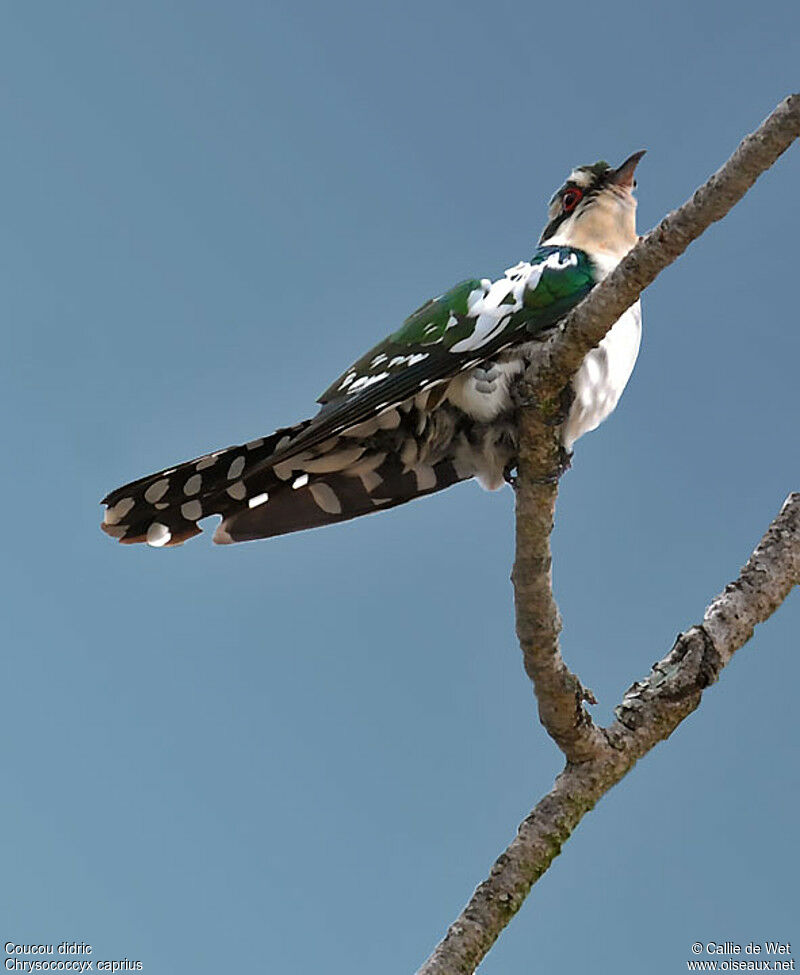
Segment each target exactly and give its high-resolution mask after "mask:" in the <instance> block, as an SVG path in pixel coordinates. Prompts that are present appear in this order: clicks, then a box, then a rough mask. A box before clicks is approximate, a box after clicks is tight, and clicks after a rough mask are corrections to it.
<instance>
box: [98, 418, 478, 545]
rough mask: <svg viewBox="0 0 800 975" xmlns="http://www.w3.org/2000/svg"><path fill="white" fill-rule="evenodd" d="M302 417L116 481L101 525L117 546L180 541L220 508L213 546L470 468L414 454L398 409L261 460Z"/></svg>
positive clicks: (466, 473)
mask: <svg viewBox="0 0 800 975" xmlns="http://www.w3.org/2000/svg"><path fill="white" fill-rule="evenodd" d="M310 422H311V421H310V420H306V421H304V422H303V423H300V424H297V425H296V426H294V427H286V428H284V429H281V430H277V431H276V432H275V433H274V434H272V436H270V437H266V438H264V439H259V440H254V441H252V442H250V443H247V444H243V445H241V446H235V447H228V448H226V449H224V450H218V451H215V452H214V453H212V454H207V455H206V456H204V457H198V458H196V459H195V460H191V461H188V462H186V463H184V464H180V465H178V466H177V467H173V468H170V469H169V470H164V471H159V472H158V473H157V474H151V475H150V476H149V477H144V478H141V479H140V480H138V481H133V482H132V483H130V484H126V485H125V486H124V487H121V488H117V490H116V491H112V492H111V493H110V494H109V495H108V496H107V497H106V498H104V500H103V504H105V505H107V506H108V507H107V510H106V512H105V517H104V520H103V525H102V528H103V531H104V532H106V534H108V535H111V536H112V537H113V538H117V539H118V540H119V541H120V542H123V543H125V544H131V543H135V542H147V543H148V544H149V545H153V546H156V547H161V546H168V545H180V544H182V543H183V542H185V541H186V540H187V539H189V538H192V537H193V536H194V535H199V534H200V533H201V532H202V529H201V528H200V527H199V525H198V522H199V521H200V520H201V519H203V518H205V517H207V516H208V515H221V516H222V522H221V523H220V524H219V525H218V527H217V529H216V531H215V533H214V541H215V542H217V543H219V544H228V543H230V542H242V541H248V540H251V539H255V538H269V537H272V536H274V535H283V534H286V533H287V532H296V531H302V530H303V529H306V528H315V527H317V526H320V525H331V524H334V523H335V522H339V521H347V520H348V519H350V518H357V517H359V516H360V515H365V514H369V513H371V512H374V511H379V510H382V509H384V508H391V507H393V506H394V505H398V504H403V503H404V502H406V501H410V500H412V499H413V498H417V497H421V496H423V495H426V494H431V493H433V492H434V491H440V490H442V489H443V488H446V487H449V486H450V485H451V484H454V483H456V482H457V481H460V480H463V479H464V478H467V477H471V476H472V475H473V474H474V470H471V469H468V468H467V467H465V465H464V464H462V463H459V461H458V460H457V459H455V458H453V457H452V456H446V457H445V458H444V459H439V460H437V461H436V462H435V463H433V462H428V463H426V462H424V461H420V460H419V457H420V455H421V453H423V451H421V450H420V441H419V439H418V437H417V436H415V432H417V431H418V425H417V431H413V432H412V431H411V430H410V429H409V424H410V423H411V422H414V423H418V418H414V417H409V416H404V415H402V414H401V412H400V411H398V410H391V411H388V412H387V413H385V414H383V415H382V416H381V417H379V418H378V419H377V420H374V421H371V422H370V424H361V426H360V427H355V428H353V429H351V430H348V431H346V432H345V433H344V434H342V435H340V436H338V437H333V438H331V439H330V440H328V441H327V442H325V443H322V444H320V445H319V446H317V447H315V448H313V449H311V450H305V451H301V452H299V453H297V454H296V455H294V456H289V457H288V459H285V460H284V459H282V460H280V461H279V462H278V463H276V464H270V457H271V456H272V455H273V454H275V453H276V452H280V454H281V457H284V456H285V453H286V450H285V447H286V444H287V443H289V442H290V441H291V440H293V439H294V438H295V437H297V435H298V434H300V433H302V432H303V431H304V430H305V429H306V427H307V426H308V425H309V423H310ZM440 456H441V455H440Z"/></svg>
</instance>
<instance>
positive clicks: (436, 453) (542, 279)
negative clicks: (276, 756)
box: [102, 150, 644, 548]
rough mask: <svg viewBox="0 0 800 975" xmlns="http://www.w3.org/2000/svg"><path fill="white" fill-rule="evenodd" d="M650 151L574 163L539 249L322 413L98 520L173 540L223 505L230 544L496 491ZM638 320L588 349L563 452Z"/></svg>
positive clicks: (632, 346)
mask: <svg viewBox="0 0 800 975" xmlns="http://www.w3.org/2000/svg"><path fill="white" fill-rule="evenodd" d="M643 155H644V150H643V151H640V152H636V153H634V154H633V155H632V156H630V157H629V158H628V159H626V160H625V162H623V163H622V164H621V165H620V166H618V167H616V168H613V167H612V166H610V165H609V164H608V163H607V162H605V160H600V161H599V162H596V163H593V164H591V165H585V166H578V167H576V168H575V169H573V170H572V172H571V173H570V175H569V177H568V178H567V180H566V182H565V183H564V184H563V185H562V186H561V187H560V188H559V189H558V190H557V191H556V193H555V194H554V195H553V197H552V199H551V200H550V203H549V207H548V213H547V224H546V226H545V228H544V230H543V231H542V234H541V237H540V239H539V243H538V246H537V248H536V250H535V252H534V253H533V256H532V257H531V259H530V260H529V261H521V262H519V263H518V264H516V265H514V266H513V267H510V268H508V270H506V271H505V273H504V274H503V276H502V277H499V278H497V279H496V280H492V279H490V278H470V279H468V280H466V281H462V282H461V283H460V284H457V285H455V287H453V288H451V289H450V290H449V291H446V292H444V293H443V294H442V295H440V296H439V297H437V298H433V299H431V300H429V301H427V302H426V303H425V304H423V305H422V306H421V307H420V308H419V309H418V310H417V311H415V312H414V313H413V314H412V315H410V316H409V317H408V318H407V319H406V320H405V321H404V322H403V324H402V325H401V326H400V327H399V328H398V329H397V330H396V331H395V332H393V333H392V334H390V335H389V336H388V337H387V338H386V339H384V340H383V341H382V342H381V343H379V344H378V345H376V346H375V347H374V348H373V349H371V350H370V351H369V352H367V353H366V354H365V355H363V356H362V357H361V358H360V359H358V360H357V361H356V362H355V363H354V364H353V365H352V366H350V368H349V369H347V370H346V371H345V372H344V373H343V374H342V375H341V376H339V378H338V379H337V380H336V381H335V382H334V383H332V384H331V386H329V388H328V389H327V390H325V392H324V393H323V394H322V395H321V396H320V397H319V399H318V401H317V402H318V403H319V405H320V408H319V410H318V412H317V413H316V414H315V415H314V416H313V417H312V418H310V419H306V420H303V421H301V422H299V423H296V424H294V425H293V426H289V427H283V428H281V429H278V430H276V431H275V432H274V433H273V434H271V435H270V436H265V437H259V438H258V439H255V440H251V441H250V442H248V443H244V444H240V445H237V446H233V447H226V448H224V449H222V450H215V451H213V452H212V453H208V454H205V455H204V456H202V457H196V458H194V459H193V460H190V461H187V462H185V463H181V464H178V465H176V466H174V467H171V468H167V469H165V470H161V471H158V472H157V473H155V474H150V475H148V476H147V477H143V478H140V479H139V480H136V481H133V482H131V483H130V484H126V485H124V486H123V487H120V488H117V489H116V490H115V491H112V492H111V493H110V494H108V495H107V496H106V497H105V498H104V499H103V502H102V503H103V504H104V505H106V509H105V513H104V518H103V524H102V529H103V531H104V532H106V533H107V534H108V535H110V536H111V537H113V538H116V539H118V540H119V541H120V542H123V543H125V544H130V543H136V542H146V543H148V544H149V545H150V546H152V547H155V548H161V547H170V546H175V545H179V544H181V543H183V542H185V541H186V540H187V539H189V538H192V537H193V536H195V535H198V534H200V533H201V532H202V530H203V529H202V528H200V526H199V525H198V522H199V521H201V520H202V519H204V518H206V517H207V516H209V515H219V516H221V521H220V522H219V524H218V525H217V527H216V530H215V532H214V536H213V540H214V541H215V542H217V543H219V544H229V543H232V542H241V541H250V540H253V539H259V538H270V537H273V536H276V535H282V534H286V533H289V532H297V531H302V530H304V529H308V528H315V527H318V526H323V525H330V524H334V523H337V522H341V521H346V520H348V519H351V518H357V517H359V516H360V515H365V514H370V513H372V512H377V511H382V510H384V509H388V508H392V507H394V506H395V505H399V504H404V503H405V502H407V501H411V500H413V499H415V498H419V497H423V496H425V495H428V494H432V493H434V492H436V491H440V490H442V489H444V488H447V487H450V486H451V485H453V484H455V483H457V482H459V481H464V480H467V479H469V478H475V479H476V480H477V481H478V482H479V483H480V484H481V485H482V486H483V487H484V488H486V489H487V490H494V489H497V488H499V487H502V486H503V485H504V484H505V483H506V482H509V481H510V482H512V483H513V473H512V472H513V470H514V469H515V465H516V456H517V443H518V438H517V422H516V416H517V411H518V405H517V401H516V400H515V396H514V380H515V377H517V376H519V375H520V374H521V373H523V372H524V370H525V368H526V365H527V363H528V361H529V360H530V357H531V355H532V354H533V351H534V349H535V347H536V345H537V343H540V342H541V340H542V339H543V338H544V337H546V336H547V334H548V333H549V332H550V331H551V330H552V329H553V328H554V327H555V326H557V324H558V323H559V321H561V320H562V319H563V318H564V316H565V315H566V314H567V312H568V311H570V309H572V308H573V307H574V306H575V305H577V304H578V302H580V300H581V299H582V298H583V297H584V296H585V295H587V294H588V293H589V291H590V290H591V289H592V288H593V287H594V286H595V285H596V284H597V283H598V282H600V281H601V280H603V278H605V277H606V276H607V275H608V274H609V273H610V272H611V271H612V270H613V268H614V267H616V265H617V264H618V263H619V262H620V260H621V259H622V258H623V257H624V256H625V254H627V253H628V251H629V250H630V249H631V248H632V247H633V245H634V244H635V243H636V241H637V240H638V237H637V234H636V198H635V196H634V194H633V191H634V189H635V187H636V180H635V178H634V173H635V170H636V166H637V164H638V162H639V161H640V159H641V158H642V156H643ZM641 330H642V319H641V308H640V304H639V302H638V301H637V302H636V303H635V304H634V305H632V306H631V307H630V308H629V309H628V310H627V311H626V312H625V313H624V314H623V315H622V316H621V317H620V318H619V319H618V320H617V321H616V322H615V324H614V325H613V326H612V327H611V329H610V330H609V331H608V333H607V334H606V336H605V337H604V338H603V339H602V341H601V342H600V343H599V345H598V346H596V347H595V348H594V349H592V350H591V351H590V352H589V353H588V354H587V355H586V357H585V359H584V360H583V362H582V364H581V366H580V368H579V369H578V371H577V373H576V374H575V376H574V377H573V379H572V381H571V388H570V394H571V395H570V397H569V400H570V405H569V406H568V407H567V408H565V410H564V414H563V416H562V417H561V420H562V422H561V427H560V439H561V444H562V449H563V451H564V453H565V456H566V457H569V456H570V455H571V451H572V448H573V445H574V444H575V442H576V441H577V440H578V438H579V437H581V436H583V434H585V433H587V432H589V431H590V430H594V429H595V428H596V427H597V426H598V425H599V424H600V423H602V422H603V420H605V419H606V418H607V417H608V416H609V415H610V414H611V412H612V411H613V410H614V409H615V407H616V405H617V402H618V400H619V397H620V395H621V394H622V391H623V390H624V388H625V386H626V385H627V383H628V380H629V378H630V376H631V373H632V371H633V367H634V364H635V362H636V358H637V355H638V352H639V345H640V341H641Z"/></svg>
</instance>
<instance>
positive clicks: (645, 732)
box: [417, 493, 800, 975]
mask: <svg viewBox="0 0 800 975" xmlns="http://www.w3.org/2000/svg"><path fill="white" fill-rule="evenodd" d="M798 584H800V493H796V494H791V495H789V497H788V498H787V499H786V502H785V503H784V505H783V508H782V509H781V511H780V514H779V515H778V516H777V518H776V519H775V520H774V521H773V522H772V524H771V525H770V527H769V529H768V531H767V533H766V534H765V535H764V537H763V538H762V539H761V541H760V543H759V544H758V547H757V548H756V550H755V551H754V552H753V554H752V555H751V556H750V559H749V561H748V563H747V565H746V566H745V567H744V569H742V571H741V573H740V574H739V577H738V579H736V581H735V582H732V583H730V584H729V585H728V586H726V587H725V589H724V591H723V592H721V593H720V594H719V596H717V597H716V599H714V600H713V602H712V603H711V605H710V606H709V608H708V609H707V610H706V613H705V616H704V618H703V622H702V623H700V624H699V625H697V626H694V627H692V628H691V629H690V630H688V631H687V632H686V633H683V634H681V635H680V636H679V637H678V639H677V640H676V642H675V645H674V646H673V648H672V649H671V650H670V652H669V653H668V654H667V655H666V657H664V659H663V660H660V661H659V662H658V663H657V664H655V665H654V666H653V669H652V670H651V672H650V675H649V676H648V677H647V678H645V680H643V681H638V682H636V683H635V684H633V686H632V687H631V688H629V690H628V691H626V693H625V695H624V697H623V699H622V702H621V704H620V705H619V707H618V708H617V720H616V721H615V722H614V723H613V724H612V725H611V727H610V728H608V729H607V730H606V732H605V734H606V735H607V736H608V742H609V746H608V747H604V748H603V749H602V750H601V752H600V753H599V754H598V755H597V756H596V757H595V758H593V759H591V760H590V761H586V762H582V763H580V764H577V765H572V764H567V766H566V768H565V770H564V771H563V772H562V773H561V775H559V777H558V778H557V779H556V782H555V785H554V787H553V789H552V791H551V792H549V793H548V794H547V795H546V796H545V797H544V798H543V799H542V800H541V802H539V803H538V805H537V806H536V808H535V809H534V810H533V811H532V812H531V813H530V815H529V816H528V817H527V818H526V819H525V820H524V821H523V822H522V824H521V825H520V827H519V830H518V832H517V835H516V837H515V838H514V839H513V840H512V842H511V843H510V845H509V846H508V847H507V849H506V850H505V852H504V853H502V854H501V855H500V856H499V857H498V859H497V860H496V862H495V864H494V866H493V867H492V869H491V872H490V874H489V877H488V878H487V879H486V880H485V881H484V882H483V883H482V884H481V885H480V886H479V887H478V888H477V890H476V891H475V893H474V894H473V895H472V897H471V898H470V901H469V903H468V904H467V906H466V907H465V908H464V910H463V911H462V912H461V914H460V916H459V917H458V918H457V920H456V921H454V922H453V924H452V925H451V926H450V928H449V930H448V932H447V934H446V936H445V938H444V940H443V941H441V942H440V943H439V945H438V946H437V947H436V950H435V951H434V952H433V954H432V955H431V957H430V958H429V959H428V960H427V961H426V962H425V964H424V965H423V966H422V968H420V969H419V972H418V973H417V975H468V973H471V972H474V970H475V968H476V967H477V966H478V965H479V964H480V962H481V960H482V959H483V958H484V956H485V955H486V953H487V952H488V951H489V949H490V948H491V946H492V945H493V944H494V942H495V941H496V939H497V937H498V935H499V934H500V932H501V931H502V930H503V928H504V927H505V926H506V925H507V924H508V922H509V921H510V920H511V918H512V917H513V916H514V915H515V914H516V912H517V911H518V910H519V908H520V907H521V906H522V904H523V902H524V900H525V898H526V897H527V895H528V892H529V891H530V889H531V887H532V886H533V884H534V883H536V881H537V880H538V879H539V877H541V876H542V874H543V873H544V872H545V870H547V868H548V867H549V866H550V864H551V863H552V861H553V860H554V859H555V857H556V856H557V855H558V854H559V853H560V852H561V846H562V845H563V843H564V842H566V840H567V839H568V838H569V836H570V834H571V833H572V831H573V830H574V829H575V827H576V826H577V825H578V823H579V822H580V821H581V819H582V818H583V816H584V814H585V813H587V812H588V811H589V810H590V809H591V808H592V807H593V806H594V804H595V803H596V802H597V800H598V799H599V798H600V797H601V796H603V795H604V794H605V793H606V792H608V790H609V789H611V788H612V787H613V786H614V785H616V784H617V782H619V781H620V779H622V778H623V776H624V775H625V774H626V773H627V772H628V771H629V770H630V769H631V768H632V767H633V765H634V764H635V763H636V761H637V760H638V759H639V758H641V757H642V756H643V755H645V754H646V753H647V752H649V751H650V749H651V748H653V747H654V746H655V745H656V744H658V742H660V741H663V740H664V739H665V738H667V737H669V735H671V734H672V732H673V731H674V730H675V728H677V726H678V725H679V724H680V723H681V721H683V719H684V718H686V717H687V716H688V715H689V714H691V713H692V711H694V710H695V708H696V707H697V706H698V704H699V703H700V698H701V696H702V693H703V690H704V689H705V688H706V687H708V686H709V685H710V684H713V683H714V682H715V681H716V679H717V677H718V676H719V673H720V671H721V670H722V668H723V667H724V666H725V665H726V664H727V663H728V662H729V661H730V659H731V657H732V656H733V654H734V653H735V652H736V650H738V649H739V648H740V647H741V646H743V645H744V644H745V643H746V642H747V641H748V640H749V639H750V637H751V635H752V633H753V629H754V627H755V626H756V625H757V624H758V623H763V622H764V620H766V619H768V618H769V617H770V616H771V615H772V614H773V613H774V612H775V610H776V609H777V608H778V607H779V606H780V604H781V603H782V602H783V600H784V599H785V598H786V596H787V595H788V594H789V592H790V590H791V589H792V587H793V586H795V585H798Z"/></svg>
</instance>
